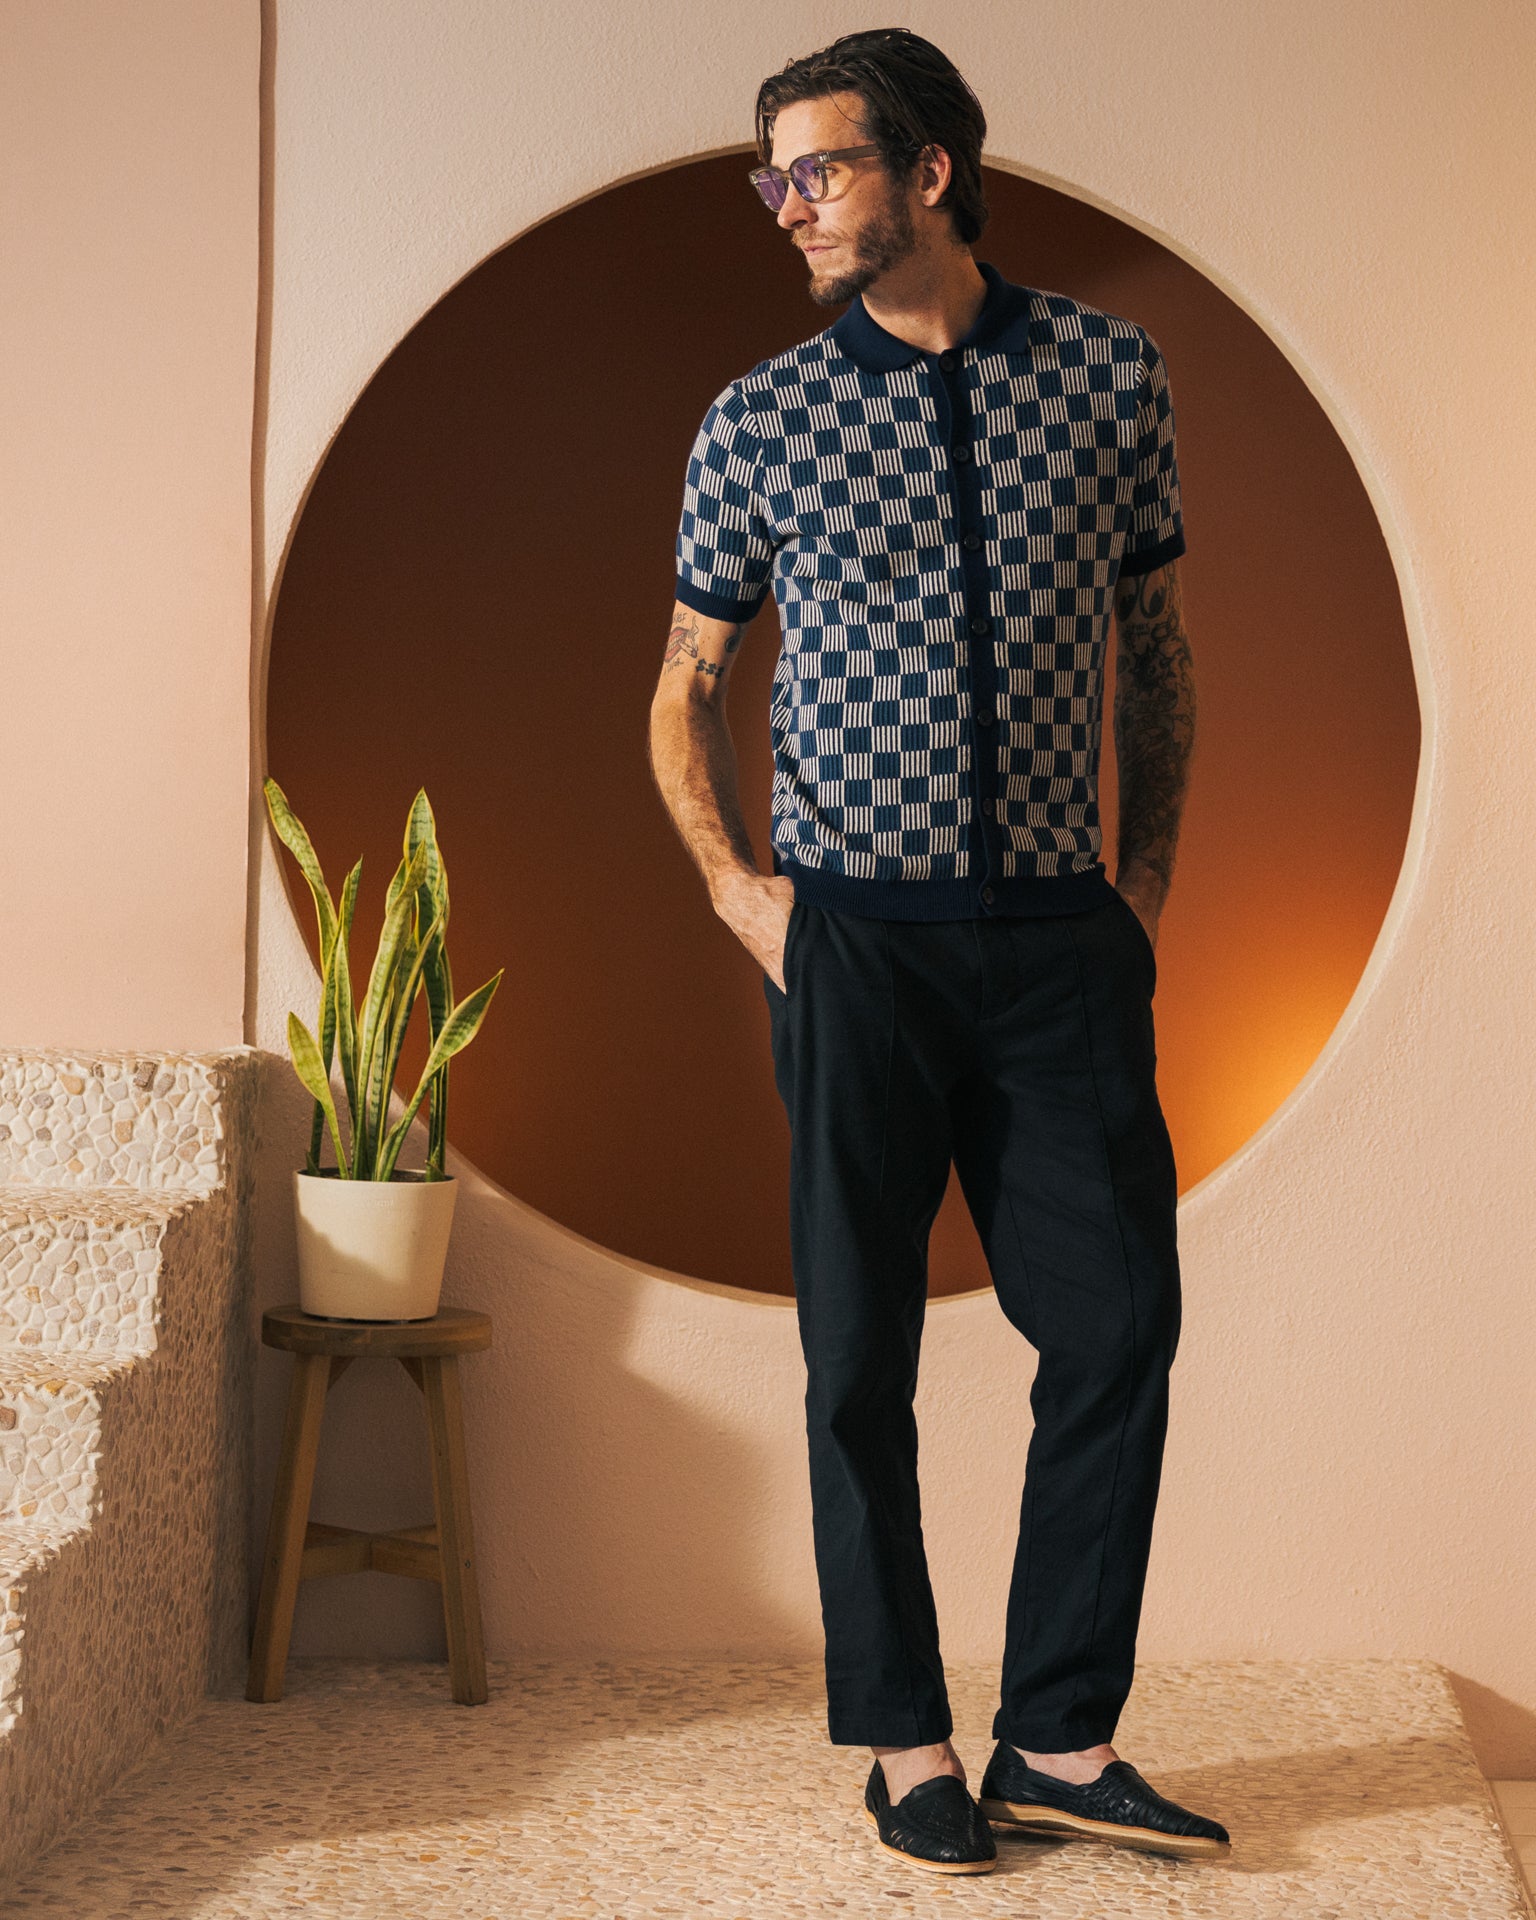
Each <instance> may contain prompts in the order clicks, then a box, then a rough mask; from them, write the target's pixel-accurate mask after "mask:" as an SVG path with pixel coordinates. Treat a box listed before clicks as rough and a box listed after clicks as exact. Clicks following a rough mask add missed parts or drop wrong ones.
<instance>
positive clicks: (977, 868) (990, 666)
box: [935, 350, 1003, 907]
mask: <svg viewBox="0 0 1536 1920" xmlns="http://www.w3.org/2000/svg"><path fill="white" fill-rule="evenodd" d="M963 360H964V356H963V354H962V353H961V352H960V351H959V350H947V351H945V352H943V353H940V354H938V355H937V356H936V363H937V367H938V371H939V375H940V377H939V379H938V380H937V381H936V382H935V385H936V387H937V388H938V391H939V392H940V393H941V394H942V395H943V401H944V403H945V405H944V411H946V412H947V414H948V418H947V420H941V422H940V427H941V431H944V432H945V434H946V437H947V438H948V440H949V445H950V460H951V476H950V489H951V496H952V499H953V502H954V512H955V522H956V528H957V531H958V533H959V537H960V549H961V561H960V564H961V577H962V581H963V598H964V609H965V611H964V620H965V628H966V635H967V638H966V651H967V658H968V660H969V662H970V669H971V675H970V678H971V714H972V727H971V778H972V807H971V813H970V817H969V819H968V821H967V843H968V847H969V851H970V856H971V875H972V878H973V880H977V881H980V883H981V885H980V899H981V902H982V905H983V906H987V907H990V906H992V905H993V904H994V902H995V901H996V898H997V891H996V887H995V886H994V884H993V883H994V882H995V881H996V880H998V879H1000V878H1001V876H1002V870H1003V862H1002V832H1001V828H1000V827H999V826H998V824H997V799H996V791H997V783H998V756H999V742H998V736H997V732H996V722H997V681H998V668H997V658H996V654H995V651H994V647H993V643H992V640H991V635H992V616H991V612H990V608H989V595H988V587H989V578H988V569H987V563H986V556H985V553H984V551H983V549H984V541H983V539H982V532H981V528H982V484H981V472H980V467H979V464H978V462H977V460H976V457H975V455H976V449H975V446H974V441H973V434H974V419H973V415H972V411H971V394H970V388H969V385H968V383H967V381H966V376H965V368H964V364H963Z"/></svg>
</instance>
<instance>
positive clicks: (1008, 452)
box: [675, 262, 1184, 919]
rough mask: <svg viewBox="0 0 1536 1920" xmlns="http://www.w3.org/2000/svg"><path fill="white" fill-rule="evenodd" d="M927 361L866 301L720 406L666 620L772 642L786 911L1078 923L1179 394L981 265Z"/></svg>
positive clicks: (710, 422) (1139, 338)
mask: <svg viewBox="0 0 1536 1920" xmlns="http://www.w3.org/2000/svg"><path fill="white" fill-rule="evenodd" d="M977 264H978V267H979V269H980V271H981V273H982V275H983V277H984V278H985V280H986V282H987V294H986V299H985V301H984V304H983V307H982V310H981V312H980V314H979V315H978V317H977V320H976V323H975V325H974V326H973V327H972V329H971V331H970V332H969V333H968V334H967V335H966V337H965V339H964V340H962V341H961V342H959V343H958V345H957V346H956V347H955V348H953V349H951V350H949V351H948V352H947V353H944V354H937V353H929V352H925V351H923V350H921V349H919V348H917V347H913V346H911V345H909V344H908V343H907V342H905V341H902V340H899V339H897V338H896V336H894V335H893V334H890V333H888V332H887V331H886V330H885V329H884V328H883V327H881V326H880V325H879V324H878V323H877V322H876V321H875V320H874V319H873V318H872V317H871V316H870V315H869V313H868V311H867V310H866V309H865V307H864V304H863V301H862V299H861V298H855V300H854V301H853V302H852V304H851V305H850V306H849V307H848V309H847V311H846V312H845V313H844V314H843V316H842V317H841V319H839V320H838V321H837V322H836V323H835V324H834V325H833V326H832V327H829V328H828V329H827V330H826V331H825V332H823V333H820V334H818V335H817V336H816V337H815V338H814V339H812V340H808V341H806V342H805V343H804V344H803V345H801V346H798V347H794V348H791V349H789V350H788V351H786V352H784V353H781V354H779V355H776V356H775V357H774V358H772V359H769V360H764V361H761V362H760V363H759V364H758V365H757V366H756V367H754V368H753V369H752V370H751V372H750V373H748V374H746V375H744V376H743V377H742V378H740V379H738V380H734V381H732V382H731V384H730V385H729V386H728V387H726V388H725V390H724V391H723V392H722V393H720V394H719V395H718V396H717V398H716V399H715V400H714V401H713V402H712V403H711V404H710V407H709V409H708V411H707V413H706V414H705V416H704V420H703V422H702V424H701V426H700V428H699V431H698V434H697V436H696V439H695V441H694V445H693V449H692V452H691V454H690V456H689V459H688V466H687V473H686V479H685V485H684V498H683V510H682V518H681V522H680V524H679V528H678V535H677V550H676V557H677V579H676V585H675V591H676V597H677V598H678V600H680V601H681V602H683V604H684V605H686V606H689V607H692V608H694V609H695V610H696V611H698V612H701V613H705V614H709V615H712V616H714V617H715V618H717V619H722V620H731V621H740V622H744V621H747V620H749V619H751V618H752V616H753V615H754V614H755V613H756V612H757V611H758V609H759V607H760V606H761V605H762V603H763V601H764V599H765V598H766V596H767V594H768V591H769V589H770V586H771V587H772V589H773V592H774V594H775V597H776V600H777V604H778V612H779V625H780V631H781V636H782V645H781V649H780V654H779V659H778V664H777V666H776V668H775V672H774V682H773V695H772V701H771V707H770V733H771V736H772V745H773V759H774V781H773V800H772V822H773V824H772V842H773V855H774V861H773V864H774V868H775V871H777V872H789V873H792V874H793V875H794V877H795V883H796V893H797V896H800V895H804V896H805V897H807V898H809V899H812V900H814V901H817V902H819V903H821V904H823V905H827V906H835V907H842V908H845V909H846V910H848V911H851V912H855V913H870V914H877V915H884V916H888V917H893V918H912V919H946V918H952V917H966V916H971V915H976V914H984V913H1007V912H1030V913H1036V912H1058V911H1059V912H1072V911H1078V910H1080V909H1081V908H1083V907H1087V906H1095V905H1098V904H1100V902H1101V901H1102V900H1104V899H1106V898H1107V897H1108V889H1109V883H1108V880H1107V878H1106V876H1105V873H1104V867H1103V862H1102V860H1101V859H1100V858H1099V854H1100V846H1101V837H1102V836H1101V830H1100V822H1099V813H1098V764H1099V753H1100V744H1101V740H1102V734H1103V727H1102V721H1103V677H1104V654H1105V647H1106V642H1107V635H1108V631H1109V627H1110V623H1111V620H1112V613H1113V590H1114V585H1115V581H1116V579H1117V577H1118V576H1119V575H1121V574H1132V573H1143V572H1148V571H1150V570H1151V569H1152V568H1154V567H1158V566H1162V565H1164V564H1165V563H1166V562H1167V561H1169V560H1171V559H1174V558H1175V557H1176V556H1178V555H1179V554H1181V553H1183V551H1184V529H1183V519H1182V513H1181V505H1180V497H1179V479H1178V465H1177V459H1176V452H1175V439H1174V417H1173V410H1172V404H1171V400H1170V397H1169V390H1168V377H1167V370H1166V368H1165V366H1164V363H1163V358H1162V355H1161V353H1160V351H1159V349H1158V347H1157V345H1156V343H1155V342H1154V341H1153V340H1152V339H1151V337H1150V336H1149V335H1148V334H1147V333H1146V331H1145V330H1144V329H1143V328H1141V327H1139V326H1137V325H1136V324H1135V323H1134V322H1132V321H1130V320H1124V319H1121V318H1119V317H1118V316H1116V315H1114V314H1110V313H1105V312H1101V311H1100V310H1098V309H1096V308H1094V307H1090V306H1087V305H1085V304H1084V303H1083V302H1081V301H1078V300H1075V299H1072V298H1071V297H1070V296H1068V295H1065V294H1060V293H1046V292H1039V291H1036V290H1031V289H1026V288H1023V287H1016V286H1014V285H1012V284H1011V283H1010V282H1008V281H1007V280H1005V279H1004V278H1003V277H1002V275H1001V274H1000V273H999V272H998V271H997V269H996V268H995V267H992V266H991V265H989V264H988V263H986V262H978V263H977Z"/></svg>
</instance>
